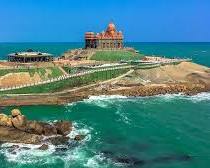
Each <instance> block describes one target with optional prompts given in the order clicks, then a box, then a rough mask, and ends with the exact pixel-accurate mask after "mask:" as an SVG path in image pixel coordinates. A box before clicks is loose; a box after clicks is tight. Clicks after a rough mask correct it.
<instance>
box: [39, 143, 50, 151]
mask: <svg viewBox="0 0 210 168" xmlns="http://www.w3.org/2000/svg"><path fill="white" fill-rule="evenodd" d="M48 148H49V146H48V145H47V144H43V145H42V146H40V147H39V148H38V149H39V150H47V149H48Z"/></svg>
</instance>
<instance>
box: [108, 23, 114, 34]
mask: <svg viewBox="0 0 210 168" xmlns="http://www.w3.org/2000/svg"><path fill="white" fill-rule="evenodd" d="M107 31H109V32H111V31H114V32H115V31H116V28H115V25H114V23H109V25H108V28H107Z"/></svg>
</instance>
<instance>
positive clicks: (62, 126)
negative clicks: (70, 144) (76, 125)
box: [54, 121, 72, 135]
mask: <svg viewBox="0 0 210 168" xmlns="http://www.w3.org/2000/svg"><path fill="white" fill-rule="evenodd" d="M54 125H55V127H56V130H57V133H58V134H60V135H68V134H69V133H70V132H71V131H72V123H71V122H69V121H59V122H56V123H55V124H54Z"/></svg>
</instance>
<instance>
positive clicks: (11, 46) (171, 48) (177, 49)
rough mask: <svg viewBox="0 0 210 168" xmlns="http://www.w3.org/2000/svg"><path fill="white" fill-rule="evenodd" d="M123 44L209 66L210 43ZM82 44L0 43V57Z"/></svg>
mask: <svg viewBox="0 0 210 168" xmlns="http://www.w3.org/2000/svg"><path fill="white" fill-rule="evenodd" d="M125 45H126V46H129V47H134V48H136V49H137V50H139V51H140V52H141V53H144V54H146V55H152V54H154V55H161V56H166V57H180V58H192V59H193V61H195V62H197V63H200V64H203V65H207V66H210V43H126V44H125ZM83 46H84V44H83V43H0V59H7V55H8V54H9V53H12V52H17V51H25V50H27V49H29V48H32V49H34V50H39V51H42V52H49V53H52V54H53V55H55V56H60V55H62V54H63V53H64V51H66V50H68V49H73V48H82V47H83Z"/></svg>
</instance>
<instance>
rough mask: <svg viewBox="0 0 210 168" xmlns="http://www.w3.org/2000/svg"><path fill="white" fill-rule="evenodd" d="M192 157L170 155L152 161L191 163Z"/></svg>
mask: <svg viewBox="0 0 210 168" xmlns="http://www.w3.org/2000/svg"><path fill="white" fill-rule="evenodd" d="M191 159H192V158H191V156H189V155H169V156H161V157H157V158H155V159H153V160H152V162H155V163H168V162H172V161H189V160H191Z"/></svg>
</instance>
